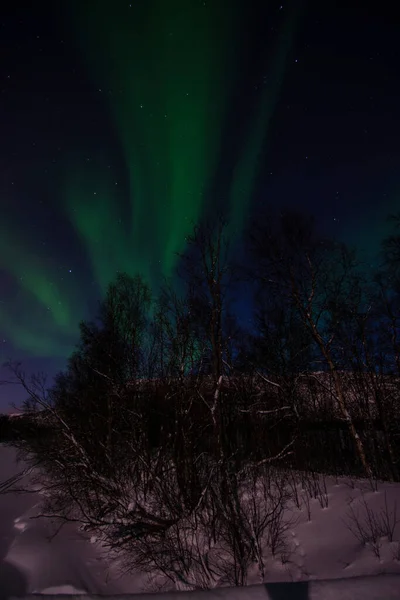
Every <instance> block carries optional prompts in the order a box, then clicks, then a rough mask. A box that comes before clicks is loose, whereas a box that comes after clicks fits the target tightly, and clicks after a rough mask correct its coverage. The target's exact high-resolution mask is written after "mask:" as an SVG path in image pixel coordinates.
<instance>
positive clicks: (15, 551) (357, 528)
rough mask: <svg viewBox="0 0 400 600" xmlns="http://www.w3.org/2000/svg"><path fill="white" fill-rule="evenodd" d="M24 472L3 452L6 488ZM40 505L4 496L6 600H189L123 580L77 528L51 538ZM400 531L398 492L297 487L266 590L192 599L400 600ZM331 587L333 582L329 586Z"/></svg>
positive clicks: (343, 482) (355, 486)
mask: <svg viewBox="0 0 400 600" xmlns="http://www.w3.org/2000/svg"><path fill="white" fill-rule="evenodd" d="M21 470H22V466H21V465H17V464H16V461H15V452H14V450H13V449H11V448H8V447H6V446H0V481H5V480H6V479H9V478H10V477H12V476H13V475H15V474H16V473H17V472H19V471H21ZM26 484H27V482H26V481H25V485H26ZM313 496H314V497H313ZM40 502H41V496H40V493H38V491H36V492H31V493H30V494H25V495H21V494H16V493H11V494H6V495H0V590H1V593H0V598H1V599H3V598H8V597H10V596H11V595H14V594H16V595H23V594H32V593H45V594H47V595H49V596H50V595H51V594H57V593H70V594H71V593H72V594H73V593H75V594H77V593H89V594H90V595H91V596H92V595H93V594H121V593H125V594H133V593H136V594H138V593H140V592H154V591H160V590H161V591H164V592H165V595H164V596H163V598H165V600H170V599H172V598H176V597H177V596H178V595H179V598H182V600H183V599H184V598H185V597H186V593H183V592H179V593H178V592H174V593H172V590H171V589H170V590H168V586H165V585H163V584H165V582H162V581H161V579H158V581H157V582H156V581H153V582H152V583H150V581H149V578H148V576H146V575H145V574H143V573H130V574H124V575H122V576H121V574H120V573H119V568H118V562H117V561H110V559H109V558H108V557H107V552H106V550H105V549H104V548H102V547H101V545H100V544H99V542H97V541H96V540H95V538H92V539H91V540H90V539H88V538H87V537H86V536H85V535H84V534H83V533H82V532H81V531H80V530H79V528H78V527H77V526H76V525H75V524H69V525H68V526H65V527H64V528H62V529H61V531H60V532H59V533H58V534H57V535H54V534H55V533H56V529H55V525H54V524H53V523H51V521H50V520H49V519H45V518H37V516H38V514H39V513H40ZM399 521H400V484H389V483H382V484H378V489H377V490H376V491H375V490H373V489H371V484H370V483H369V482H367V481H351V480H349V479H340V480H335V479H334V478H326V479H325V478H319V479H316V480H315V485H314V489H309V490H308V491H307V490H305V489H303V488H302V486H301V484H300V483H298V484H297V485H296V490H295V494H294V500H293V501H291V502H290V504H289V505H288V509H287V511H286V514H285V523H286V534H285V543H284V544H282V545H281V547H279V548H277V549H276V551H275V556H274V557H273V556H269V557H268V559H267V561H266V576H265V584H267V585H264V586H260V585H256V586H255V587H253V586H251V587H248V588H245V589H239V588H238V589H235V590H231V589H229V590H228V588H225V589H224V588H219V589H214V590H212V591H210V592H205V593H204V594H205V595H203V593H202V592H195V593H188V596H189V597H190V598H196V597H199V598H204V597H205V598H228V597H229V598H232V599H234V598H238V599H243V600H244V599H249V600H257V599H261V598H271V599H272V600H276V599H278V598H289V599H291V598H294V599H297V598H298V599H299V600H302V599H306V598H307V599H311V598H319V599H324V598H338V597H340V598H342V599H345V598H349V599H350V598H352V599H353V598H364V599H372V598H386V599H392V598H400V522H399ZM363 536H364V541H363V540H362V539H361V538H362V537H363ZM357 537H358V538H359V539H357ZM90 542H92V543H90ZM364 542H365V543H364ZM383 574H386V575H385V577H382V575H383ZM371 577H372V579H371ZM329 579H333V580H335V581H334V582H328V581H323V580H329ZM156 583H157V585H158V586H159V587H158V588H157V587H156ZM249 583H250V584H259V583H260V581H259V578H258V576H257V570H256V569H255V570H254V573H253V574H251V573H250V576H249ZM150 598H151V596H146V599H147V600H150Z"/></svg>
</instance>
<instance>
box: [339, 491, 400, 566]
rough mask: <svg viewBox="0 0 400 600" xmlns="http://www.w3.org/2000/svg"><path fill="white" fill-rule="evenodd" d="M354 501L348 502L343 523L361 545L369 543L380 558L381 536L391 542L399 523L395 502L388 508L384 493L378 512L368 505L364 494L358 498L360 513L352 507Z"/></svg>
mask: <svg viewBox="0 0 400 600" xmlns="http://www.w3.org/2000/svg"><path fill="white" fill-rule="evenodd" d="M354 504H355V502H353V503H352V504H350V506H349V509H348V515H347V519H346V520H345V524H346V526H347V528H348V529H349V530H350V531H351V532H352V534H353V535H354V536H355V537H356V538H357V540H358V541H359V542H361V543H362V544H363V545H365V546H366V545H369V546H370V547H371V548H372V551H373V553H374V554H375V556H376V557H377V558H380V549H381V538H382V537H387V538H388V540H389V542H393V538H394V535H395V531H396V527H397V525H398V523H399V519H398V518H397V503H396V502H395V503H394V506H393V508H392V509H390V508H389V505H388V501H387V494H386V492H385V494H384V506H383V507H382V508H381V509H380V510H379V512H374V510H373V509H372V508H371V507H370V506H369V505H368V502H367V500H366V499H365V496H364V495H363V496H362V498H361V499H360V504H361V508H362V514H360V510H359V509H358V508H355V507H354Z"/></svg>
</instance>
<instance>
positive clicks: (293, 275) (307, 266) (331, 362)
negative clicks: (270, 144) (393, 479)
mask: <svg viewBox="0 0 400 600" xmlns="http://www.w3.org/2000/svg"><path fill="white" fill-rule="evenodd" d="M269 223H271V221H270V222H269ZM250 237H251V239H250V247H251V251H252V255H253V257H254V258H255V260H254V265H255V266H254V277H256V278H257V279H259V281H260V282H262V283H263V285H264V286H265V288H266V289H267V290H268V291H269V293H270V294H271V295H273V294H275V295H276V296H277V297H278V298H280V299H282V302H283V304H284V305H287V304H289V305H290V306H291V307H292V308H293V309H294V310H295V311H296V312H297V314H298V317H299V319H300V321H301V323H302V324H303V325H304V327H305V328H306V329H307V331H308V333H309V335H310V337H311V338H312V340H313V342H314V344H315V347H316V349H317V350H318V353H319V361H320V362H321V363H322V364H323V365H324V368H326V369H327V370H328V372H329V373H330V375H331V377H332V379H333V382H334V389H335V400H336V402H337V405H338V407H339V409H340V413H341V416H342V418H343V419H344V421H345V422H346V423H347V426H348V429H349V431H350V433H351V436H352V439H353V441H354V444H355V448H356V450H357V453H358V456H359V459H360V461H361V464H362V465H363V468H364V471H365V473H366V475H367V476H368V477H371V476H372V470H371V467H370V465H369V464H368V460H367V456H366V452H365V448H364V444H363V442H362V440H361V438H360V435H359V433H358V431H357V429H356V427H355V424H354V421H353V419H352V416H351V412H350V411H349V408H348V405H347V402H346V395H345V392H344V388H343V383H342V381H341V376H340V361H339V360H338V350H339V348H338V346H337V345H336V346H335V341H336V340H335V338H336V335H337V333H336V331H335V327H336V326H337V325H338V322H339V318H340V315H342V314H343V310H344V307H345V306H348V303H349V302H351V301H352V296H351V285H352V281H353V279H352V276H353V274H354V273H355V263H354V258H353V256H352V255H351V253H350V252H349V251H348V250H347V249H346V248H345V247H344V246H343V245H341V244H336V243H334V242H332V241H330V240H326V239H321V238H318V236H317V235H316V233H315V226H314V222H313V220H312V219H309V218H306V217H304V216H303V215H300V214H293V213H287V214H282V215H281V218H280V219H279V221H278V223H277V222H276V221H275V228H274V227H273V226H271V225H261V226H257V227H256V226H255V227H254V229H253V231H252V233H251V236H250Z"/></svg>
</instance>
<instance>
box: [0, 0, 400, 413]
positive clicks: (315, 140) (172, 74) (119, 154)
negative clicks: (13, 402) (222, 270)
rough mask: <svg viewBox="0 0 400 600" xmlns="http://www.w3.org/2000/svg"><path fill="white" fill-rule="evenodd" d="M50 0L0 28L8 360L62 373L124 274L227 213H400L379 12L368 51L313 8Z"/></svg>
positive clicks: (163, 267)
mask: <svg viewBox="0 0 400 600" xmlns="http://www.w3.org/2000/svg"><path fill="white" fill-rule="evenodd" d="M57 4H58V6H56V7H55V6H54V5H53V4H50V3H49V2H44V1H43V2H38V3H36V4H35V6H34V7H32V8H30V9H29V10H26V11H22V10H21V9H19V8H18V7H17V6H15V7H13V8H10V7H8V8H7V9H4V14H2V16H1V18H0V21H1V29H0V33H1V44H2V49H3V52H2V54H1V56H2V58H1V61H2V62H1V70H0V81H1V86H2V87H1V95H0V111H1V112H0V114H1V123H2V135H1V141H0V144H1V149H2V151H1V169H0V197H1V203H2V204H1V205H2V209H3V210H2V218H1V221H0V335H1V340H0V341H1V359H2V361H4V360H5V359H6V358H8V357H13V358H17V359H21V360H23V361H24V363H26V364H27V367H28V368H29V367H31V366H32V367H33V368H41V369H44V370H48V371H49V372H50V373H53V372H54V369H56V368H60V367H61V366H62V365H63V364H64V362H65V359H66V357H67V356H68V355H69V353H70V351H71V350H72V348H73V346H74V344H75V343H76V341H77V330H78V323H79V321H80V320H81V319H83V318H87V317H88V316H92V315H93V311H94V310H95V308H96V304H97V302H98V299H99V298H100V297H101V294H102V293H103V292H104V290H105V288H106V287H107V285H108V283H109V282H110V280H112V279H113V277H114V276H115V273H116V272H117V271H126V272H128V273H130V274H131V275H133V274H136V273H138V272H140V273H142V274H143V275H144V276H145V278H146V279H147V280H148V281H149V282H150V283H151V285H152V286H153V287H154V288H156V286H157V284H158V282H159V281H160V278H161V277H162V276H165V275H166V276H173V275H174V272H175V268H176V260H177V259H176V252H179V251H181V250H182V249H183V248H184V245H185V236H186V235H187V234H188V233H189V232H190V229H191V227H192V225H193V224H194V223H197V222H198V221H199V219H201V218H202V217H203V216H205V215H209V214H212V213H213V212H215V211H216V210H221V211H225V212H226V213H227V214H228V215H229V216H230V218H231V224H232V232H233V235H234V236H238V235H239V234H240V232H241V230H242V228H243V225H244V223H245V222H246V219H247V218H248V217H249V216H250V214H251V213H252V210H253V207H254V206H256V205H257V204H260V203H265V202H269V203H271V204H272V205H274V206H275V207H279V206H284V205H291V206H293V205H296V206H299V205H301V206H304V207H305V208H307V209H308V210H312V211H314V212H316V213H317V215H318V216H319V217H320V218H321V219H322V220H323V221H324V222H326V223H327V225H328V227H330V228H333V229H334V230H335V231H337V232H338V234H340V235H342V236H344V237H346V238H347V239H351V240H353V241H354V242H355V243H356V244H361V245H362V244H363V242H364V243H365V241H366V240H365V235H368V236H370V239H372V240H373V244H375V243H376V240H377V239H378V236H379V234H381V232H382V223H380V222H379V219H382V221H383V220H384V218H385V216H386V214H387V213H388V212H390V211H393V210H395V209H396V205H397V203H398V173H397V172H396V164H397V163H396V160H397V162H398V150H396V148H397V141H396V140H397V139H398V133H400V132H399V125H398V123H397V122H396V123H395V122H394V118H393V115H394V114H395V111H397V106H395V103H394V100H393V97H394V96H395V94H393V92H392V94H391V96H388V95H387V90H389V89H393V86H394V85H395V86H397V88H396V89H397V90H398V89H399V87H400V86H399V81H400V79H399V75H398V73H397V68H396V67H395V64H394V58H393V56H394V51H393V52H392V48H394V44H395V41H393V39H392V37H391V35H390V34H389V35H388V33H387V30H386V29H385V27H389V26H387V25H385V24H384V23H385V19H384V15H382V22H380V18H379V16H378V17H376V19H375V21H374V26H375V28H376V31H377V34H376V37H375V38H374V39H373V40H371V39H370V35H369V27H370V25H371V21H370V20H369V19H368V17H367V16H366V17H365V18H364V17H363V16H362V15H361V16H360V15H358V14H357V11H354V14H353V13H352V10H351V8H350V9H349V10H348V11H347V13H346V21H344V19H343V15H341V13H340V11H339V10H338V9H337V10H336V9H335V8H334V6H333V5H332V7H330V8H329V7H328V6H325V7H320V6H318V5H317V3H313V2H305V1H304V2H300V1H299V2H297V1H296V2H291V3H290V2H288V3H284V4H281V3H279V2H261V1H258V0H250V1H247V2H246V1H244V0H234V1H232V2H230V3H228V4H227V3H226V2H224V1H223V0H169V1H168V2H166V1H164V0H137V1H136V2H135V1H133V0H132V2H125V1H124V2H122V1H115V2H114V3H109V2H105V1H103V0H99V1H94V0H89V1H88V2H79V1H78V0H76V1H74V2H67V1H65V2H60V3H57ZM335 10H336V12H335ZM332 11H333V12H332ZM356 29H357V32H355V30H356ZM338 40H340V43H339V41H338ZM392 54H393V56H392ZM385 90H386V92H385ZM396 128H397V129H396ZM396 152H397V154H396ZM3 340H4V341H3ZM3 389H5V388H3ZM2 402H6V400H5V398H3V399H2V397H1V396H0V409H1V407H2Z"/></svg>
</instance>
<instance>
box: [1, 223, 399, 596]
mask: <svg viewBox="0 0 400 600" xmlns="http://www.w3.org/2000/svg"><path fill="white" fill-rule="evenodd" d="M399 222H400V221H399V219H397V218H393V226H394V229H393V234H392V235H391V236H389V237H388V238H387V239H386V240H384V242H383V244H382V249H381V254H380V257H379V268H378V269H376V271H374V272H372V270H371V268H366V267H365V268H364V266H363V265H362V264H361V263H360V262H359V261H358V260H357V256H356V253H355V251H354V250H352V249H350V248H348V247H347V246H346V245H344V244H342V243H339V242H337V241H335V240H333V239H327V238H325V237H322V236H320V235H319V233H318V231H317V229H316V227H315V225H314V222H313V219H311V218H308V217H306V216H304V215H301V214H293V213H287V214H283V215H280V216H279V217H276V218H272V217H268V218H265V219H263V220H261V219H259V220H258V222H257V223H253V224H252V226H251V227H250V228H249V231H248V233H247V234H246V237H245V244H244V246H245V249H246V257H245V259H244V260H243V262H242V264H238V262H237V261H234V260H233V258H232V254H231V251H230V245H229V239H228V231H229V227H228V226H227V225H226V223H225V222H224V221H223V220H222V219H218V220H216V222H214V223H204V224H202V225H201V226H198V227H195V229H194V230H193V232H192V234H191V235H190V236H189V237H188V238H187V249H186V251H185V253H184V254H183V255H182V256H181V257H180V269H179V275H180V285H179V286H178V288H175V287H174V286H173V285H172V283H171V282H164V284H163V285H162V286H161V289H160V291H159V293H158V295H157V297H154V295H153V292H152V290H151V289H150V288H149V286H148V285H147V283H146V282H145V281H143V279H142V278H141V277H140V276H139V275H138V276H136V277H133V278H132V277H129V276H127V275H126V274H119V275H118V276H117V278H116V280H115V281H114V282H112V283H111V284H110V286H109V288H108V292H107V295H106V297H105V298H104V300H103V301H102V303H101V305H100V309H99V313H98V315H97V316H96V319H95V320H94V321H92V322H84V323H82V324H81V327H80V331H81V337H80V342H79V345H78V347H77V349H76V351H75V352H74V353H73V355H72V356H71V357H70V359H69V361H68V366H67V368H66V369H65V371H63V372H61V373H59V374H58V376H57V377H56V380H55V383H54V385H52V387H51V388H50V389H47V387H46V383H45V379H44V378H43V377H42V376H35V377H34V378H33V379H32V380H28V379H27V378H26V377H25V375H24V373H23V372H22V371H21V369H20V367H19V366H18V365H16V364H12V365H10V368H11V369H12V370H13V373H14V376H15V377H16V379H17V380H19V381H20V383H21V384H22V385H23V386H24V387H25V389H26V391H27V395H28V396H29V399H28V400H27V402H26V409H27V410H28V411H29V414H30V417H29V418H30V420H31V422H32V423H35V426H36V427H38V431H39V428H40V435H35V436H31V435H29V436H28V437H26V436H25V439H19V440H16V441H15V442H14V443H15V444H16V445H17V446H18V447H19V448H20V450H21V452H22V453H23V455H24V456H25V458H26V460H28V461H31V462H34V464H36V465H38V466H40V467H41V475H40V477H42V478H43V477H44V478H45V479H46V478H47V481H48V482H49V481H51V484H50V483H49V493H48V500H47V502H48V506H47V508H46V514H51V515H53V516H57V517H58V518H60V519H64V520H68V519H78V520H80V521H81V522H82V523H83V524H84V525H85V527H86V528H88V529H91V530H96V531H97V532H101V535H103V537H104V539H105V541H106V542H107V543H108V544H109V545H110V547H112V548H114V549H123V550H124V551H125V552H126V551H128V554H129V556H131V557H134V558H131V563H130V564H131V565H134V566H135V567H140V568H144V569H147V570H149V571H151V570H153V571H154V570H157V571H158V572H161V573H163V574H164V575H165V576H166V577H167V578H169V579H170V580H172V581H173V582H174V584H180V585H181V586H183V587H185V586H186V587H192V588H193V587H211V586H212V585H215V584H216V582H217V583H218V584H222V583H224V582H225V583H226V582H228V583H232V584H235V585H240V584H243V583H245V581H246V576H247V570H248V566H249V564H250V563H251V562H254V561H256V562H257V563H258V566H259V570H260V576H263V573H264V563H263V558H262V556H261V554H262V553H261V550H260V547H261V546H260V545H261V540H264V542H263V543H265V535H266V532H268V536H267V537H268V540H269V541H268V544H269V547H270V548H271V550H272V553H274V552H275V550H276V543H277V539H278V537H279V535H278V534H279V531H280V530H279V526H278V525H279V522H280V521H279V519H280V518H281V517H280V515H281V511H282V510H283V507H284V506H285V502H286V501H287V485H286V483H287V481H288V477H289V478H290V477H291V476H289V475H288V474H289V473H293V472H298V471H301V472H302V473H308V474H314V473H328V474H332V475H336V476H339V475H352V476H364V477H368V478H370V479H371V480H373V479H377V478H382V479H389V480H392V481H399V480H400V470H399V469H400V464H399V456H400V452H399V451H400V448H399V446H400V417H399V415H400V412H399V398H400V394H399V392H400V360H399V339H398V336H399V321H398V320H399V317H400V313H399V298H400V296H399V291H400V288H399V281H400V280H399V267H400V235H398V234H397V231H396V226H397V225H398V223H399ZM243 286H245V287H246V289H247V290H249V293H250V295H251V296H252V307H253V318H252V321H251V323H249V326H248V327H245V326H244V325H243V319H240V318H239V316H240V315H237V314H236V312H235V306H237V304H236V303H235V298H236V295H237V293H238V291H240V290H241V289H243ZM32 415H33V416H32ZM18 437H19V438H21V437H22V438H24V436H18ZM43 474H45V475H43ZM285 482H286V483H285ZM244 489H245V490H246V494H244V493H243V490H244ZM255 498H257V502H255V501H254V502H253V501H252V499H253V500H254V499H255ZM260 498H261V499H260ZM277 523H278V525H277ZM268 528H269V529H268ZM188 531H190V532H191V536H189V535H188V533H187V532H188ZM274 531H276V535H275V537H276V539H275V538H274V535H273V532H274ZM193 536H194V537H193ZM200 538H201V544H199V539H200ZM190 540H191V541H190ZM194 540H195V541H194ZM196 540H197V541H196ZM221 540H222V541H221ZM274 540H275V541H274ZM220 542H221V544H222V545H223V547H224V553H222V554H221V553H220V554H218V560H217V559H216V558H215V557H214V560H213V561H211V557H212V552H213V550H212V549H213V548H216V547H217V546H218V544H219V543H220ZM200 546H201V548H200ZM205 556H207V558H205ZM221 556H222V558H221ZM210 561H211V562H212V564H211V563H210ZM216 565H218V567H217V566H216Z"/></svg>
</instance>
